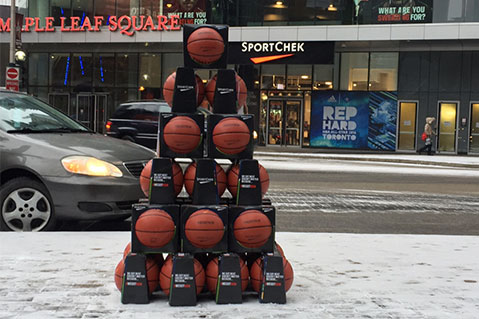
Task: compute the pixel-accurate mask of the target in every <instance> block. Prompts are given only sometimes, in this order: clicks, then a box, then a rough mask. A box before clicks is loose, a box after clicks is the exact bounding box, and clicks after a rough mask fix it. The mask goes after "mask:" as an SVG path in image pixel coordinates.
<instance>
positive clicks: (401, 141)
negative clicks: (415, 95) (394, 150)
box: [398, 102, 417, 151]
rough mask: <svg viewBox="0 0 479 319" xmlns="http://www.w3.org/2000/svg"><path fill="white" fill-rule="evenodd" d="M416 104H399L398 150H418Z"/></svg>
mask: <svg viewBox="0 0 479 319" xmlns="http://www.w3.org/2000/svg"><path fill="white" fill-rule="evenodd" d="M416 112H417V103H416V102H399V137H398V150H410V151H414V150H415V149H416Z"/></svg>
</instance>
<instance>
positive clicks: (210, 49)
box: [186, 27, 225, 65]
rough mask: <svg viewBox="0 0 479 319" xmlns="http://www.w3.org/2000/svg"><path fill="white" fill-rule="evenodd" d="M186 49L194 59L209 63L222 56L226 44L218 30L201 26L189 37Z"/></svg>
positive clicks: (198, 61) (205, 63)
mask: <svg viewBox="0 0 479 319" xmlns="http://www.w3.org/2000/svg"><path fill="white" fill-rule="evenodd" d="M186 50H187V51H188V54H189V55H190V57H191V59H192V60H193V61H195V62H196V63H199V64H203V65H208V64H212V63H214V62H216V61H218V60H219V59H220V58H221V56H222V55H223V53H224V51H225V44H224V41H223V37H222V36H221V34H220V33H219V32H218V31H216V30H215V29H213V28H209V27H201V28H198V29H196V30H195V31H193V32H192V33H191V34H190V36H189V37H188V40H187V43H186Z"/></svg>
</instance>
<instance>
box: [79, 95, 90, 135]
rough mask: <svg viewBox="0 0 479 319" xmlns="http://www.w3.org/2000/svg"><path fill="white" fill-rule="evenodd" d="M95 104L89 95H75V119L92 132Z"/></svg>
mask: <svg viewBox="0 0 479 319" xmlns="http://www.w3.org/2000/svg"><path fill="white" fill-rule="evenodd" d="M94 104H95V99H94V96H93V95H92V94H90V93H85V94H82V93H80V94H78V95H77V111H76V119H77V121H78V122H80V123H82V124H83V125H85V126H86V127H88V128H90V129H91V130H94V122H95V119H94V116H95V114H94V110H93V105H94Z"/></svg>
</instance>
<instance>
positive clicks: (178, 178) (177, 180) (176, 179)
mask: <svg viewBox="0 0 479 319" xmlns="http://www.w3.org/2000/svg"><path fill="white" fill-rule="evenodd" d="M152 164H153V160H150V161H149V162H148V163H147V164H146V165H145V167H144V168H143V170H142V171H141V175H140V186H141V190H142V191H143V194H145V196H146V197H149V193H150V176H151V167H152ZM171 169H172V172H173V184H174V188H175V196H178V194H179V193H180V192H181V189H182V188H183V171H182V170H181V167H180V165H178V163H176V162H175V161H173V164H172V166H171Z"/></svg>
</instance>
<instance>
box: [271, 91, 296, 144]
mask: <svg viewBox="0 0 479 319" xmlns="http://www.w3.org/2000/svg"><path fill="white" fill-rule="evenodd" d="M302 114H303V101H302V100H295V99H270V100H269V102H268V117H267V132H268V134H267V139H266V145H278V146H296V147H300V146H301V123H302Z"/></svg>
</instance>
